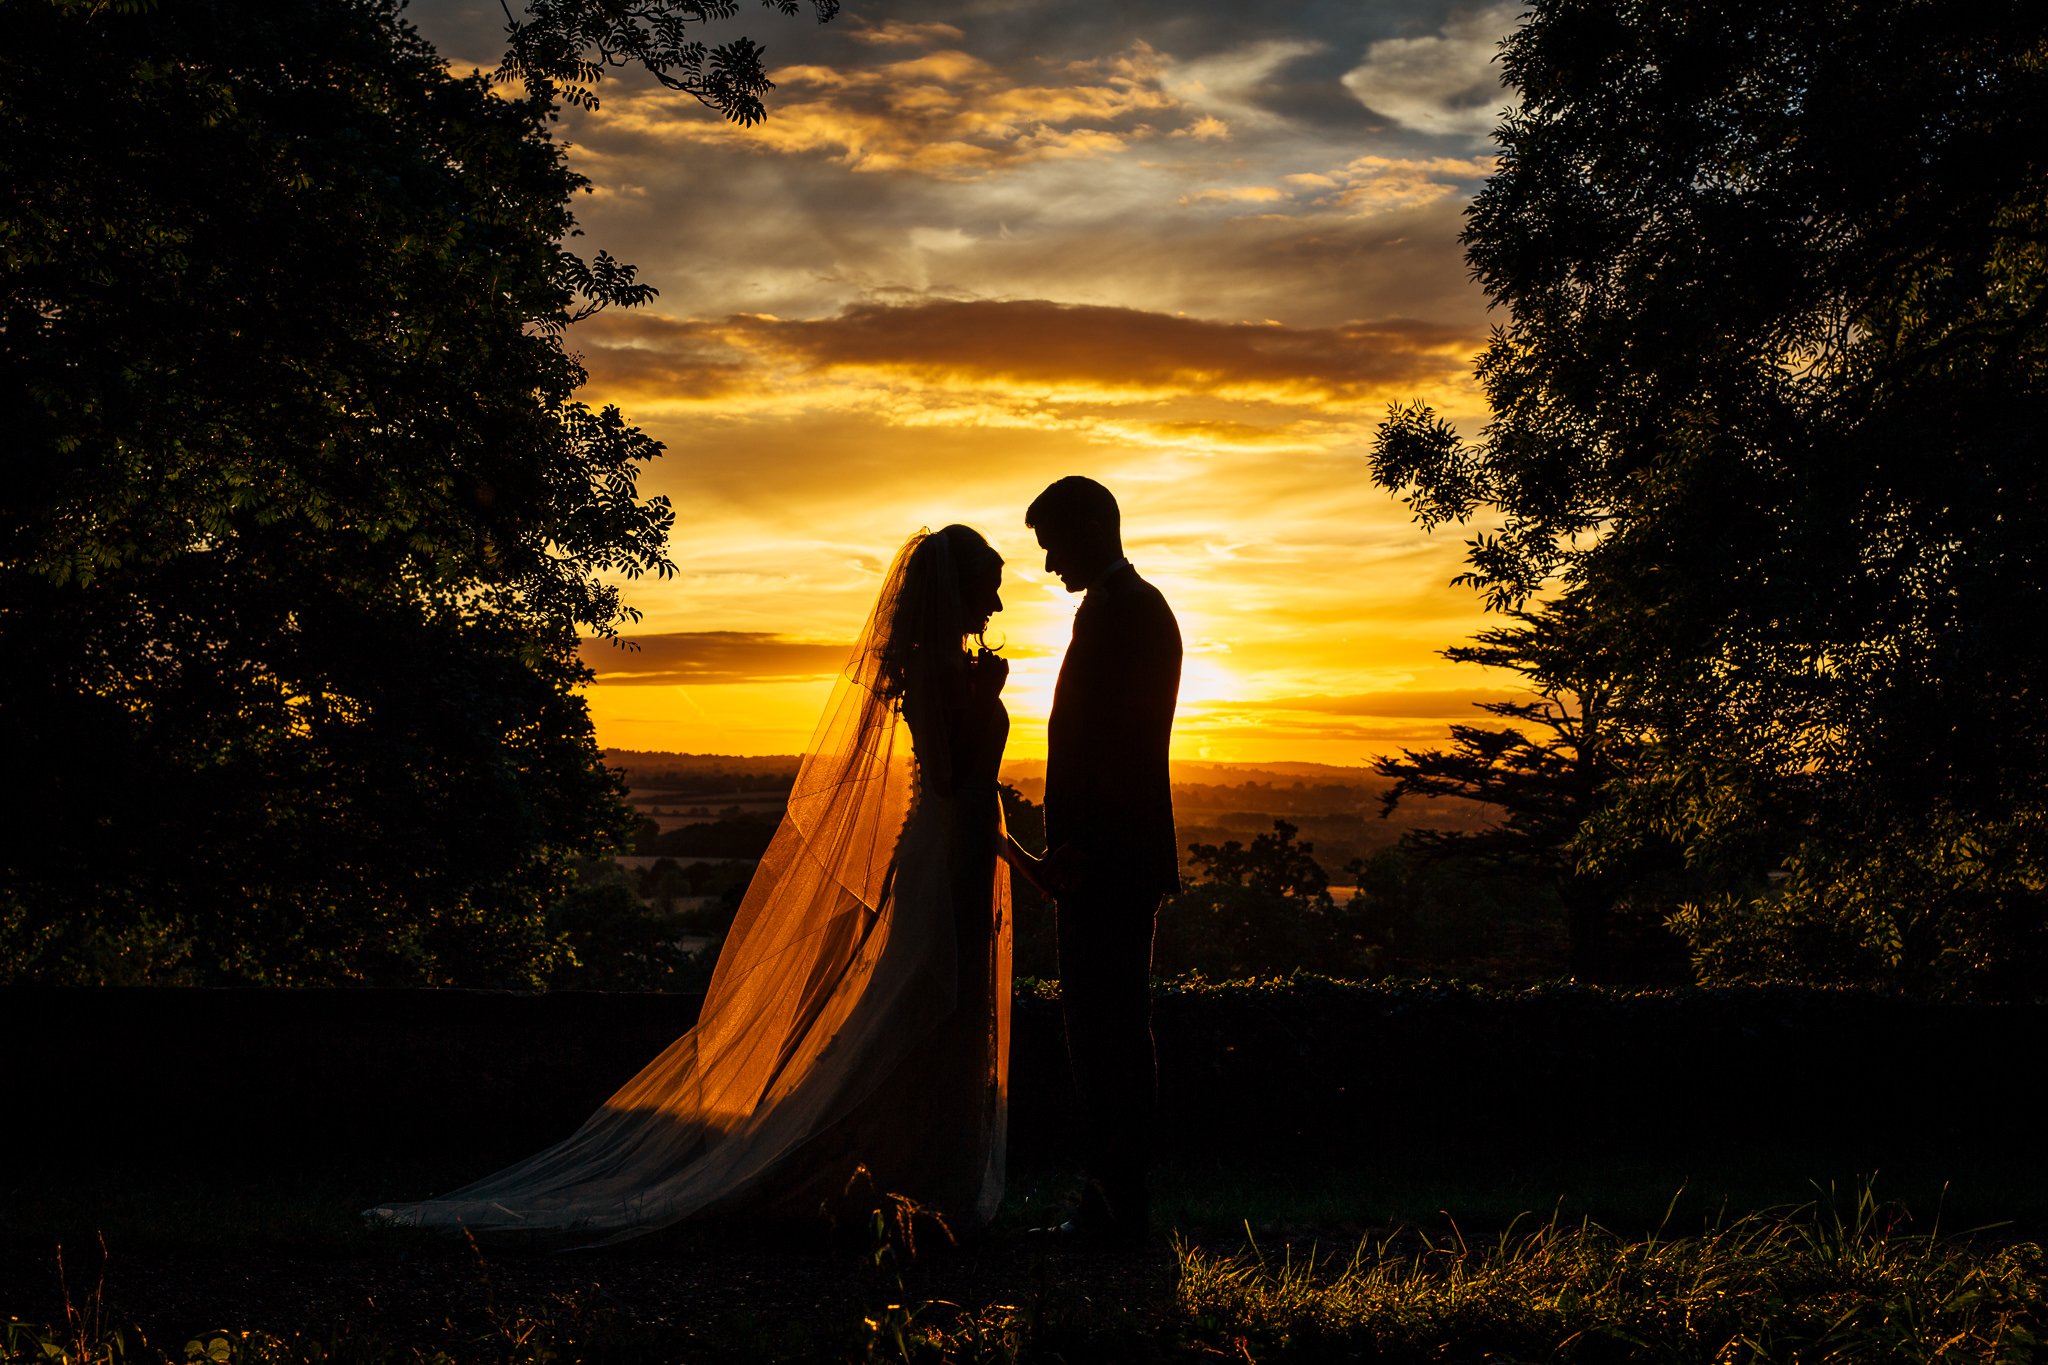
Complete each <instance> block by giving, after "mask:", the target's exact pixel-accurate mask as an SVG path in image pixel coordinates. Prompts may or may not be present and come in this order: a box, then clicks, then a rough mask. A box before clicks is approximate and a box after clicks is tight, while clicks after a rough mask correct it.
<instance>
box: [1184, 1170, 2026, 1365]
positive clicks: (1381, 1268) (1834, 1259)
mask: <svg viewBox="0 0 2048 1365" xmlns="http://www.w3.org/2000/svg"><path fill="white" fill-rule="evenodd" d="M1674 1202H1675V1201H1674ZM1906 1226H1907V1225H1906V1223H1905V1220H1904V1218H1903V1214H1902V1212H1901V1211H1900V1210H1897V1209H1896V1208H1890V1207H1887V1206H1885V1205H1882V1204H1880V1203H1879V1202H1878V1200H1877V1199H1876V1197H1875V1196H1874V1194H1873V1193H1872V1191H1871V1189H1870V1188H1869V1186H1868V1185H1865V1186H1863V1187H1862V1188H1861V1189H1858V1190H1854V1191H1851V1192H1849V1193H1848V1194H1847V1195H1845V1196H1843V1197H1842V1198H1839V1199H1838V1198H1837V1197H1836V1194H1835V1192H1834V1191H1832V1190H1830V1191H1826V1192H1822V1195H1821V1197H1820V1198H1817V1199H1815V1200H1814V1201H1813V1202H1811V1203H1809V1204H1806V1205H1804V1206H1801V1207H1797V1208H1785V1209H1775V1210H1767V1211H1764V1212H1760V1213H1752V1214H1746V1215H1743V1216H1740V1217H1736V1218H1733V1219H1727V1220H1723V1221H1720V1222H1718V1223H1716V1224H1714V1225H1711V1226H1709V1227H1707V1228H1706V1229H1705V1230H1703V1231H1702V1232H1700V1233H1699V1234H1697V1235H1690V1236H1665V1235H1663V1233H1661V1232H1660V1233H1659V1234H1658V1235H1654V1236H1651V1237H1649V1238H1647V1239H1644V1240H1641V1241H1630V1240H1627V1239H1625V1238H1622V1237H1618V1236H1616V1235H1614V1234H1612V1233H1610V1232H1608V1231H1606V1230H1605V1229H1603V1228H1601V1227H1600V1226H1598V1225H1597V1224H1593V1223H1590V1222H1579V1223H1576V1224H1570V1223H1561V1222H1559V1221H1558V1220H1555V1219H1553V1220H1551V1221H1549V1222H1544V1223H1539V1224H1536V1225H1535V1226H1533V1227H1526V1226H1520V1225H1517V1226H1515V1227H1511V1228H1510V1229H1509V1230H1508V1231H1506V1232H1504V1233H1501V1234H1500V1235H1498V1236H1497V1237H1494V1238H1491V1239H1487V1240H1485V1241H1482V1242H1480V1243H1479V1244H1478V1245H1472V1244H1469V1243H1468V1242H1467V1241H1466V1240H1465V1238H1464V1237H1463V1236H1462V1235H1461V1234H1460V1233H1459V1232H1458V1230H1457V1227H1456V1224H1455V1223H1453V1224H1451V1225H1450V1229H1449V1231H1448V1232H1447V1233H1445V1234H1442V1235H1437V1236H1430V1235H1424V1234H1421V1233H1414V1232H1404V1233H1397V1234H1392V1235H1389V1236H1386V1237H1382V1238H1380V1239H1377V1240H1374V1241H1369V1242H1364V1243H1361V1244H1360V1245H1358V1246H1357V1247H1356V1248H1355V1249H1354V1250H1353V1251H1352V1252H1351V1253H1350V1254H1349V1255H1348V1256H1346V1257H1323V1256H1320V1255H1318V1254H1317V1253H1316V1252H1315V1251H1313V1250H1311V1251H1310V1252H1309V1253H1308V1254H1307V1255H1305V1256H1298V1255H1297V1254H1296V1253H1295V1252H1294V1250H1293V1249H1292V1248H1288V1249H1286V1250H1284V1251H1282V1252H1281V1253H1280V1254H1279V1255H1278V1256H1277V1257H1276V1256H1275V1255H1272V1254H1268V1253H1267V1252H1265V1251H1263V1250H1262V1249H1260V1248H1259V1247H1258V1245H1257V1244H1256V1242H1253V1243H1252V1244H1251V1245H1250V1246H1248V1247H1247V1248H1246V1249H1245V1250H1243V1251H1241V1252H1239V1253H1236V1254H1234V1255H1215V1254H1212V1253H1209V1252H1205V1251H1202V1250H1200V1249H1197V1248H1192V1247H1182V1248H1181V1249H1180V1284H1179V1289H1178V1307H1179V1310H1180V1313H1181V1315H1182V1318H1183V1322H1184V1325H1185V1329H1186V1332H1187V1340H1188V1341H1189V1343H1190V1344H1191V1345H1201V1346H1205V1347H1207V1348H1208V1349H1211V1350H1219V1349H1220V1350H1222V1351H1224V1352H1225V1353H1226V1354H1235V1355H1237V1356H1238V1358H1239V1359H1251V1360H1257V1361H1318V1360H1338V1359H1342V1360H1386V1361H1406V1360H1418V1361H1419V1360H1432V1361H1442V1360H1482V1359H1488V1360H1502V1359H1505V1360H1587V1361H1601V1360H1614V1359H1634V1360H1643V1359H1650V1360H1659V1361H1681V1362H1683V1361H1699V1362H1736V1361H1752V1360H1755V1361H1763V1360H1769V1361H1798V1362H1807V1361H1812V1362H1819V1361H1871V1362H1892V1361H1898V1362H1908V1361H1953V1362H1963V1361H1973V1362H1974V1361H1984V1362H1992V1361H1997V1362H2025V1361H2033V1360H2036V1359H2043V1358H2048V1349H2044V1345H2043V1336H2044V1331H2048V1263H2044V1259H2043V1254H2042V1249H2041V1247H2040V1246H2039V1245H2037V1244H2034V1243H2013V1242H2008V1243H2003V1244H2000V1243H1997V1242H1995V1241H1990V1240H1987V1239H1986V1238H1985V1237H1984V1236H1983V1235H1982V1234H1981V1233H1980V1234H1979V1235H1978V1236H1976V1237H1973V1238H1955V1237H1944V1236H1942V1235H1941V1234H1940V1233H1939V1230H1938V1229H1936V1230H1931V1231H1929V1232H1928V1233H1925V1234H1919V1233H1912V1232H1909V1231H1906V1230H1905V1228H1906Z"/></svg>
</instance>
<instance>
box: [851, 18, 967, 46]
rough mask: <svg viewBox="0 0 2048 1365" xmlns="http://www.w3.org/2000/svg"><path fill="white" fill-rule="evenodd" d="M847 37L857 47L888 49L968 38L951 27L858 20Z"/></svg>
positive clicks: (894, 21)
mask: <svg viewBox="0 0 2048 1365" xmlns="http://www.w3.org/2000/svg"><path fill="white" fill-rule="evenodd" d="M849 29H850V31H849V32H848V34H847V36H848V37H849V38H852V39H853V40H854V41H855V42H857V43H868V44H870V45H873V46H886V47H928V46H930V45H931V44H933V43H957V42H959V41H961V40H962V39H963V38H965V37H966V36H967V35H966V34H965V33H962V32H961V31H960V30H959V29H957V28H955V27H953V25H951V24H941V23H929V24H914V23H909V22H907V21H905V20H902V19H889V20H885V21H883V22H882V23H879V24H876V23H869V22H865V21H863V20H859V19H856V20H855V21H854V22H853V23H852V24H851V25H850V26H849Z"/></svg>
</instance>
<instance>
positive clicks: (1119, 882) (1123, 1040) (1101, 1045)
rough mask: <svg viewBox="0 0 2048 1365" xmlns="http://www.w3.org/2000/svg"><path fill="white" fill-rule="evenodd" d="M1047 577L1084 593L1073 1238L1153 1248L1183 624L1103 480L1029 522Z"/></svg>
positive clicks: (1054, 852) (1057, 802) (1054, 799)
mask: <svg viewBox="0 0 2048 1365" xmlns="http://www.w3.org/2000/svg"><path fill="white" fill-rule="evenodd" d="M1024 522H1025V524H1026V525H1027V526H1029V527H1031V528H1032V529H1033V530H1035V531H1037V533H1038V543H1039V544H1040V545H1041V546H1042V547H1044V549H1045V568H1046V572H1048V573H1052V574H1057V575H1058V576H1059V579H1060V581H1061V582H1062V583H1063V584H1064V585H1065V586H1066V589H1067V591H1068V592H1082V593H1086V594H1087V597H1086V598H1085V599H1084V600H1083V601H1082V603H1081V607H1080V610H1079V611H1077V612H1076V613H1075V615H1074V639H1073V643H1072V644H1071V645H1070V646H1069V647H1068V649H1067V657H1066V660H1065V662H1064V663H1063V664H1062V665H1061V666H1060V679H1059V687H1058V690H1057V691H1056V692H1055V693H1054V695H1053V703H1052V717H1051V720H1050V722H1049V724H1048V725H1047V735H1046V746H1047V756H1046V771H1045V839H1046V847H1047V848H1048V849H1049V850H1050V852H1048V853H1047V854H1046V857H1045V862H1044V865H1043V868H1044V876H1045V879H1046V880H1047V881H1048V883H1049V884H1050V885H1051V886H1052V888H1053V890H1054V893H1055V909H1056V917H1057V918H1056V923H1057V926H1058V931H1059V960H1060V999H1061V1004H1062V1008H1063V1012H1064V1014H1065V1016H1066V1027H1067V1054H1068V1057H1069V1059H1070V1060H1071V1062H1072V1064H1073V1069H1074V1085H1075V1089H1076V1091H1077V1092H1078V1094H1079V1098H1080V1101H1081V1107H1082V1111H1083V1118H1084V1120H1085V1122H1086V1132H1087V1140H1088V1150H1087V1162H1088V1176H1089V1179H1088V1181H1087V1183H1086V1184H1085V1185H1084V1186H1083V1193H1082V1198H1081V1207H1080V1209H1079V1210H1078V1211H1077V1212H1076V1214H1075V1217H1074V1220H1073V1223H1072V1225H1071V1228H1072V1230H1074V1231H1078V1232H1081V1233H1084V1234H1088V1235H1092V1236H1099V1237H1104V1238H1110V1239H1117V1240H1125V1239H1135V1238H1139V1237H1142V1236H1143V1235H1144V1232H1145V1220H1146V1217H1147V1209H1148V1205H1147V1200H1146V1196H1145V1168H1146V1166H1147V1164H1148V1162H1149V1155H1150V1137H1149V1132H1148V1130H1149V1128H1150V1126H1151V1121H1152V1110H1153V1104H1154V1093H1155V1091H1156V1088H1157V1082H1156V1077H1155V1066H1154V1061H1153V1053H1152V1000H1151V977H1152V927H1153V921H1154V918H1155V916H1156V914H1157V912H1158V909H1159V901H1160V899H1161V897H1163V896H1166V895H1169V894H1171V893H1172V892H1174V891H1176V890H1178V889H1179V887H1180V850H1179V847H1178V845H1177V844H1176V842H1175V840H1174V832H1173V793H1172V788H1171V785H1170V783H1169V779H1168V776H1167V766H1166V751H1167V742H1168V739H1169V738H1170V736H1171V734H1172V731H1173V706H1174V699H1175V697H1176V695H1177V694H1178V692H1179V691H1180V659H1181V646H1180V627H1179V625H1178V624H1176V623H1175V621H1174V619H1173V612H1172V610H1171V609H1170V608H1169V607H1168V606H1167V605H1166V599H1165V598H1163V597H1161V596H1160V595H1159V590H1158V589H1157V588H1155V587H1153V586H1152V585H1151V584H1150V583H1147V582H1146V581H1145V580H1144V579H1142V578H1140V577H1138V573H1137V570H1135V569H1133V568H1132V567H1131V564H1130V561H1129V560H1127V559H1125V558H1124V552H1123V538H1122V532H1121V528H1120V524H1119V517H1118V513H1117V505H1116V499H1115V498H1114V497H1113V496H1112V495H1111V494H1110V491H1109V490H1108V489H1107V488H1104V487H1103V486H1102V485H1101V484H1099V483H1096V482H1095V481H1094V480H1093V479H1084V478H1081V477H1079V476H1072V477H1069V478H1064V479H1061V480H1059V481H1058V482H1057V483H1055V484H1053V485H1052V486H1051V487H1049V488H1047V489H1046V490H1045V491H1044V492H1043V493H1041V494H1039V495H1038V498H1037V499H1036V500H1035V501H1034V502H1033V503H1032V504H1031V506H1030V508H1029V510H1027V511H1026V512H1025V514H1024Z"/></svg>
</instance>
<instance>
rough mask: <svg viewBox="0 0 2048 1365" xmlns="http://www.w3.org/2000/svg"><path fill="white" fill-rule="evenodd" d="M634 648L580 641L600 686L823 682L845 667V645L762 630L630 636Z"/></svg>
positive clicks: (681, 632) (603, 641)
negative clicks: (808, 680)
mask: <svg viewBox="0 0 2048 1365" xmlns="http://www.w3.org/2000/svg"><path fill="white" fill-rule="evenodd" d="M630 639H631V642H632V644H633V645H635V646H637V648H632V649H625V648H621V647H619V646H618V645H615V644H612V643H611V642H609V641H606V640H585V641H583V644H582V648H581V654H582V658H583V662H584V664H585V665H586V666H588V667H589V668H590V669H591V671H593V672H595V673H596V674H597V680H598V682H599V684H600V685H602V686H607V687H615V686H619V685H622V684H637V685H656V684H675V683H700V684H709V683H761V682H788V681H797V680H804V679H811V678H827V677H830V676H832V675H833V674H834V673H837V672H838V671H839V670H840V668H842V667H843V666H844V665H845V663H846V655H847V651H848V649H849V648H850V646H849V645H846V644H831V643H819V642H817V641H810V640H792V639H789V638H787V637H785V636H781V635H775V634H771V633H768V632H765V631H745V630H699V631H673V632H670V633H667V634H659V635H636V636H632V637H630Z"/></svg>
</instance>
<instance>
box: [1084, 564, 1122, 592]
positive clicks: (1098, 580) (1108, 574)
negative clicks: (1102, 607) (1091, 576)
mask: <svg viewBox="0 0 2048 1365" xmlns="http://www.w3.org/2000/svg"><path fill="white" fill-rule="evenodd" d="M1130 567H1131V561H1130V560H1128V559H1124V558H1121V557H1119V558H1118V559H1117V561H1116V563H1114V564H1112V565H1110V566H1109V567H1108V568H1106V569H1104V570H1103V571H1102V572H1101V573H1099V574H1097V575H1095V581H1094V582H1093V583H1090V584H1089V585H1088V586H1087V587H1086V588H1085V589H1083V591H1084V592H1094V591H1095V590H1096V589H1097V588H1099V587H1101V586H1102V585H1103V584H1104V583H1107V582H1108V581H1109V580H1110V579H1112V578H1114V577H1115V576H1116V574H1117V571H1118V570H1119V569H1128V568H1130Z"/></svg>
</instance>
